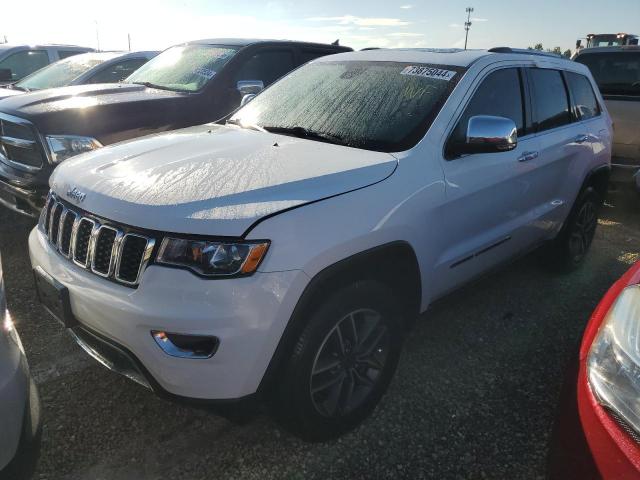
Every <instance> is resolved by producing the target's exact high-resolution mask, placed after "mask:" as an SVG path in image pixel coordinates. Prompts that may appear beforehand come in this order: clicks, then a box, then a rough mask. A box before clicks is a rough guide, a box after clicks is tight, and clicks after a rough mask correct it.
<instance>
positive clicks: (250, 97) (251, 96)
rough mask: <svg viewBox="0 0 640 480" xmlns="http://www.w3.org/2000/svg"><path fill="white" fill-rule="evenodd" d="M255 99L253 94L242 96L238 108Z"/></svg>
mask: <svg viewBox="0 0 640 480" xmlns="http://www.w3.org/2000/svg"><path fill="white" fill-rule="evenodd" d="M255 97H256V94H255V93H249V94H248V95H245V96H243V97H242V100H240V106H241V107H244V106H245V105H246V104H247V103H249V102H250V101H251V100H253V99H254V98H255Z"/></svg>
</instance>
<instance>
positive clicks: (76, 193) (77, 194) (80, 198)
mask: <svg viewBox="0 0 640 480" xmlns="http://www.w3.org/2000/svg"><path fill="white" fill-rule="evenodd" d="M86 196H87V194H86V193H82V192H81V191H80V190H78V189H77V188H76V187H73V188H70V189H69V190H67V197H69V198H70V199H71V200H75V201H76V202H78V203H81V202H84V199H85V197H86Z"/></svg>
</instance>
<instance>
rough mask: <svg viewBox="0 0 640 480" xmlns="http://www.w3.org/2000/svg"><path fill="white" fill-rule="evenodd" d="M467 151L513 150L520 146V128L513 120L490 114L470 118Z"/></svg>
mask: <svg viewBox="0 0 640 480" xmlns="http://www.w3.org/2000/svg"><path fill="white" fill-rule="evenodd" d="M465 143H466V148H465V153H490V152H505V151H509V150H513V149H514V148H516V147H517V146H518V128H517V127H516V124H515V122H514V121H513V120H511V119H510V118H504V117H494V116H490V115H477V116H475V117H471V118H470V119H469V124H468V126H467V139H466V142H465Z"/></svg>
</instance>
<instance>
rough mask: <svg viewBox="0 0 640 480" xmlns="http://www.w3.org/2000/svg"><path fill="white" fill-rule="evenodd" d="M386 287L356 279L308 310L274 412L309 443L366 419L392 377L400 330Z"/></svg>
mask: <svg viewBox="0 0 640 480" xmlns="http://www.w3.org/2000/svg"><path fill="white" fill-rule="evenodd" d="M398 311H400V309H399V308H398V306H397V304H395V302H394V297H393V294H392V293H391V290H390V289H389V288H387V287H385V286H384V285H382V284H380V283H377V282H373V281H359V282H356V283H354V284H352V285H349V286H346V287H344V288H342V289H340V290H337V291H335V292H333V293H331V294H329V295H328V296H327V297H326V298H325V299H323V300H322V301H321V302H320V304H319V305H318V307H317V308H316V309H315V310H314V311H313V312H311V315H310V318H309V321H308V323H307V325H306V327H305V328H304V330H303V332H302V334H301V335H300V337H299V338H298V340H297V342H296V344H295V347H294V348H293V352H292V354H291V356H290V357H289V359H288V362H287V363H286V365H285V366H284V371H283V376H282V379H281V381H280V382H279V388H278V389H277V393H276V395H277V398H276V399H275V400H276V408H277V410H278V416H279V419H280V421H281V423H283V425H284V426H285V427H286V428H287V429H289V430H290V431H291V432H292V433H294V434H295V435H297V436H299V437H300V438H302V439H304V440H307V441H324V440H329V439H332V438H335V437H338V436H340V435H342V434H344V433H346V432H348V431H349V430H351V429H353V428H355V427H356V426H357V425H358V424H360V423H361V422H362V421H363V420H364V419H366V418H367V417H368V416H369V415H370V414H371V413H372V411H373V410H374V409H375V407H376V405H377V404H378V402H379V401H380V399H381V398H382V396H383V395H384V393H385V392H386V390H387V388H388V386H389V382H390V381H391V378H392V377H393V374H394V372H395V369H396V366H397V364H398V359H399V357H400V351H401V349H402V343H403V336H404V329H403V326H402V319H401V318H400V316H399V314H398V313H397V312H398Z"/></svg>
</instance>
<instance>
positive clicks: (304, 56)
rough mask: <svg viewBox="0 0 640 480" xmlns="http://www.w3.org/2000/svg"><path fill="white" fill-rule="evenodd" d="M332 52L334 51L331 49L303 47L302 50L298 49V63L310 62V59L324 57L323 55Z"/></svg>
mask: <svg viewBox="0 0 640 480" xmlns="http://www.w3.org/2000/svg"><path fill="white" fill-rule="evenodd" d="M332 53H336V52H333V51H329V50H306V49H303V50H302V51H300V63H301V64H303V63H307V62H310V61H311V60H313V59H315V58H318V57H324V56H325V55H331V54H332Z"/></svg>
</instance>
